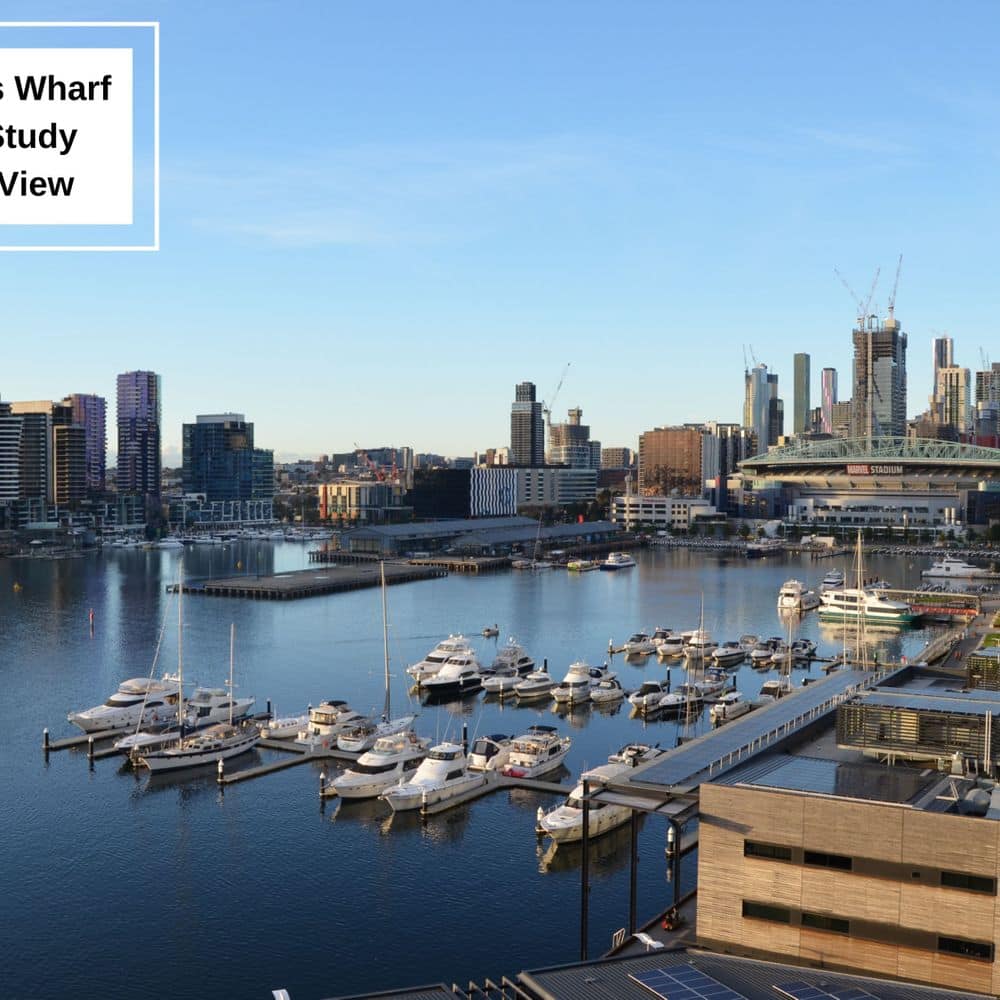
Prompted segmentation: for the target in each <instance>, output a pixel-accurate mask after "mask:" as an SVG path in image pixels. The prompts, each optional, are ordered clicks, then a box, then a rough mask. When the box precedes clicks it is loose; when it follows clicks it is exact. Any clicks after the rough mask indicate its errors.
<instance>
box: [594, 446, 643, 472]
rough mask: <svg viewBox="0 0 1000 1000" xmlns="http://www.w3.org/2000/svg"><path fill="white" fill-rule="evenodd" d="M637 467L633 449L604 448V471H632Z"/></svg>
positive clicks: (602, 464)
mask: <svg viewBox="0 0 1000 1000" xmlns="http://www.w3.org/2000/svg"><path fill="white" fill-rule="evenodd" d="M634 465H635V452H634V451H633V450H632V449H631V448H622V447H617V448H602V449H601V468H602V469H631V468H632V467H633V466H634Z"/></svg>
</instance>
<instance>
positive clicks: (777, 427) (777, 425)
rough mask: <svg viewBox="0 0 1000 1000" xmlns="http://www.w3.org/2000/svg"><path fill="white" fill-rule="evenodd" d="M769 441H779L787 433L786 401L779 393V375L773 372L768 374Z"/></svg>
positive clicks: (769, 442)
mask: <svg viewBox="0 0 1000 1000" xmlns="http://www.w3.org/2000/svg"><path fill="white" fill-rule="evenodd" d="M767 393H768V398H767V443H768V446H770V445H772V444H777V443H778V438H780V437H781V436H782V435H783V434H784V433H785V401H784V400H783V399H782V398H781V397H780V396H779V395H778V376H777V375H775V374H774V373H773V372H771V373H768V376H767Z"/></svg>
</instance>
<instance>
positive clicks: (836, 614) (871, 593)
mask: <svg viewBox="0 0 1000 1000" xmlns="http://www.w3.org/2000/svg"><path fill="white" fill-rule="evenodd" d="M819 615H820V618H826V619H833V620H841V619H847V620H848V621H856V620H857V619H858V618H862V619H864V620H865V621H876V622H888V623H892V624H896V625H909V624H911V623H912V622H914V621H916V620H917V619H918V618H919V617H920V614H919V613H918V612H915V611H914V610H913V608H911V607H910V605H909V604H906V603H905V602H904V601H890V600H887V599H886V598H884V597H883V596H882V595H881V593H880V592H879V591H878V590H873V589H871V588H857V587H841V588H840V589H839V590H827V591H824V592H823V595H822V598H821V604H820V609H819Z"/></svg>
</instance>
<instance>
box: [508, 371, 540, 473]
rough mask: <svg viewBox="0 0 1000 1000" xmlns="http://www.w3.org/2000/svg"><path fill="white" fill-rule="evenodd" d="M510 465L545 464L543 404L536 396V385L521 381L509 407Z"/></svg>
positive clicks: (516, 387) (515, 389)
mask: <svg viewBox="0 0 1000 1000" xmlns="http://www.w3.org/2000/svg"><path fill="white" fill-rule="evenodd" d="M510 463H511V465H532V466H539V465H544V464H545V424H544V422H543V420H542V404H541V403H540V402H538V401H536V399H535V384H534V383H533V382H519V383H518V384H517V386H515V388H514V402H513V403H512V404H511V407H510Z"/></svg>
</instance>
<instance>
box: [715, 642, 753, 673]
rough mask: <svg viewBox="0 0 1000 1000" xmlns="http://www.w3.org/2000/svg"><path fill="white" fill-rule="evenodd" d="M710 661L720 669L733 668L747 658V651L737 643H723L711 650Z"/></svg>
mask: <svg viewBox="0 0 1000 1000" xmlns="http://www.w3.org/2000/svg"><path fill="white" fill-rule="evenodd" d="M711 656H712V660H713V662H715V663H717V664H718V665H719V666H720V667H727V666H730V667H731V666H733V665H734V664H736V663H742V662H743V661H744V660H745V659H746V658H747V651H746V649H744V647H743V646H741V645H740V644H739V643H738V642H735V641H732V642H724V643H723V644H722V645H721V646H716V647H715V649H713V650H712V654H711Z"/></svg>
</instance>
